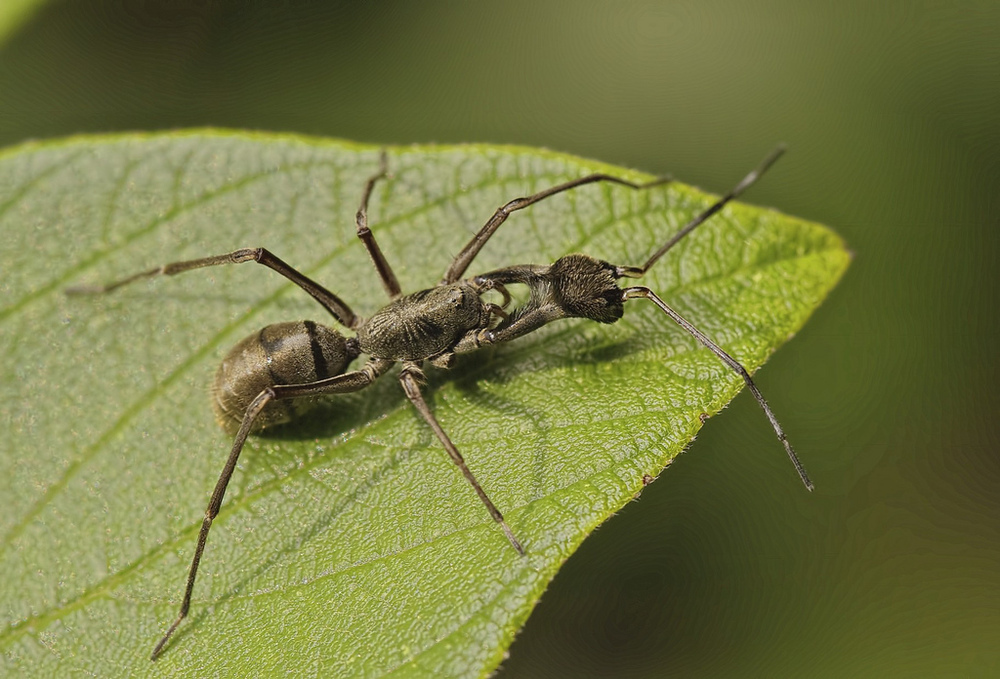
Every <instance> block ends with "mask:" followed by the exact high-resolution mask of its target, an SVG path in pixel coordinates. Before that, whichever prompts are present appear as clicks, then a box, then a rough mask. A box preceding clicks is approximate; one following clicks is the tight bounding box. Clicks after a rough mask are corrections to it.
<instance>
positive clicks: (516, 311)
mask: <svg viewBox="0 0 1000 679" xmlns="http://www.w3.org/2000/svg"><path fill="white" fill-rule="evenodd" d="M784 150H785V149H784V147H783V146H779V147H778V148H776V149H775V150H774V151H773V152H771V154H770V155H768V156H767V157H766V158H765V159H764V161H763V162H762V163H761V164H760V165H759V166H758V167H757V168H755V169H754V170H753V171H752V172H750V174H748V175H747V176H746V177H744V178H743V180H742V181H740V182H739V184H737V185H736V186H735V187H734V188H733V189H732V190H731V191H730V192H729V193H727V194H726V195H725V196H723V197H722V198H720V199H719V200H717V201H716V202H715V203H713V204H712V205H711V206H710V207H708V208H707V209H706V210H704V211H703V212H701V213H700V214H699V215H698V216H696V217H695V218H694V219H692V220H691V221H690V222H688V223H687V224H686V225H685V226H684V227H683V228H681V229H680V230H679V231H678V232H677V233H676V234H674V235H673V236H671V237H670V238H669V239H668V240H667V241H666V242H665V243H664V244H663V245H662V246H661V247H660V248H659V249H658V250H656V252H654V253H653V254H652V256H650V258H649V259H648V260H647V261H646V263H645V264H643V265H642V266H619V265H615V264H610V263H608V262H605V261H603V260H599V259H595V258H593V257H590V256H587V255H582V254H572V255H566V256H564V257H560V258H559V259H557V260H556V261H555V262H554V263H552V264H551V265H548V266H542V265H536V264H522V265H515V266H508V267H504V268H502V269H496V270H495V271H490V272H488V273H484V274H480V275H478V276H473V277H471V278H464V279H463V276H464V275H465V272H466V270H467V269H468V267H469V265H471V264H472V261H473V260H474V259H475V257H476V255H477V254H479V251H480V250H481V249H482V248H483V246H484V245H485V244H486V242H487V241H488V240H489V239H490V237H491V236H492V235H493V234H494V233H495V232H496V231H497V229H498V228H500V225H501V224H503V223H504V221H506V219H507V217H508V216H510V214H511V213H512V212H515V211H517V210H522V209H524V208H526V207H528V206H530V205H533V204H534V203H537V202H539V201H541V200H544V199H545V198H548V197H550V196H553V195H555V194H557V193H561V192H563V191H568V190H570V189H573V188H576V187H578V186H582V185H584V184H591V183H596V182H608V183H612V184H619V185H621V186H625V187H628V188H631V189H635V190H642V189H648V188H650V187H653V186H659V185H662V184H666V183H667V182H669V181H670V178H669V177H663V178H659V179H655V180H653V181H650V182H646V183H642V184H639V183H635V182H631V181H627V180H625V179H621V178H619V177H614V176H611V175H607V174H590V175H587V176H584V177H580V178H578V179H574V180H571V181H568V182H565V183H563V184H559V185H557V186H553V187H551V188H549V189H546V190H544V191H539V192H538V193H535V194H533V195H530V196H526V197H523V198H517V199H515V200H512V201H510V202H509V203H507V204H506V205H504V206H502V207H500V208H499V209H497V211H496V212H494V213H493V216H492V217H490V219H489V220H488V221H487V222H486V224H485V225H483V227H482V228H481V229H480V230H479V232H478V233H477V234H476V235H475V236H474V237H473V238H472V240H470V241H469V242H468V243H467V244H466V245H465V247H464V248H462V250H461V252H459V254H458V255H457V256H456V257H455V259H454V260H453V261H452V263H451V266H449V267H448V270H447V271H446V272H445V274H444V277H443V278H442V279H441V281H440V282H439V283H438V284H437V285H435V286H434V287H432V288H427V289H426V290H421V291H419V292H415V293H412V294H409V295H401V290H400V286H399V281H398V280H397V279H396V275H395V273H393V270H392V267H391V266H390V265H389V262H388V260H386V258H385V255H384V254H383V253H382V250H381V249H380V248H379V245H378V243H377V241H376V240H375V236H374V234H373V233H372V232H371V230H370V229H369V228H368V201H369V198H370V197H371V193H372V189H373V188H374V186H375V184H376V182H378V181H379V180H380V179H382V178H384V177H385V176H386V175H387V172H388V168H387V162H388V161H387V157H386V154H385V152H384V151H383V152H382V154H381V156H380V161H379V169H378V172H376V173H375V174H374V175H373V176H372V177H370V178H369V179H368V181H367V182H366V184H365V187H364V191H363V193H362V197H361V205H360V207H359V209H358V212H357V217H356V221H357V236H358V238H360V239H361V242H362V243H363V244H364V246H365V248H366V249H367V251H368V254H369V255H370V257H371V259H372V262H373V263H374V265H375V269H376V271H377V272H378V275H379V277H380V278H381V280H382V285H383V286H384V287H385V290H386V292H387V293H388V294H389V298H390V302H389V303H388V304H387V305H386V306H384V307H382V308H381V309H380V310H378V311H376V312H375V314H374V315H372V316H371V317H370V318H367V319H363V318H361V317H360V316H358V315H357V314H355V313H354V311H352V310H351V308H350V307H349V306H348V305H347V304H346V303H345V302H344V301H343V300H342V299H340V297H338V296H337V295H335V294H333V293H332V292H330V291H329V290H327V289H326V288H324V287H323V286H322V285H320V284H319V283H317V282H316V281H314V280H312V279H311V278H309V277H308V276H305V275H303V274H302V273H300V272H299V271H297V270H295V269H294V268H292V267H291V266H289V265H288V264H286V263H285V262H283V261H282V260H281V259H279V258H278V257H276V256H275V255H274V254H272V253H271V252H270V251H268V250H266V249H264V248H244V249H240V250H236V251H234V252H230V253H227V254H224V255H216V256H213V257H204V258H201V259H193V260H186V261H182V262H173V263H170V264H165V265H163V266H160V267H157V268H155V269H150V270H149V271H142V272H140V273H137V274H134V275H132V276H129V277H127V278H123V279H121V280H118V281H115V282H113V283H110V284H107V285H102V286H77V287H73V288H70V289H68V290H67V293H70V294H99V293H106V292H110V291H111V290H114V289H116V288H119V287H122V286H123V285H127V284H129V283H132V282H134V281H136V280H140V279H143V278H150V277H153V276H172V275H175V274H178V273H182V272H184V271H190V270H192V269H200V268H204V267H209V266H218V265H222V264H242V263H244V262H257V263H258V264H263V265H264V266H266V267H268V268H270V269H273V270H274V271H276V272H278V273H279V274H281V275H282V276H284V277H285V278H287V279H288V280H290V281H291V282H293V283H295V284H296V285H298V286H299V287H300V288H302V289H303V290H305V291H306V292H307V293H309V294H310V295H311V296H312V297H313V299H315V300H316V301H317V302H319V304H320V305H321V306H322V307H323V308H324V309H326V310H327V311H328V312H330V314H331V315H332V316H333V317H334V318H335V319H336V320H337V322H338V323H340V324H341V325H342V326H344V327H345V328H348V329H350V330H353V331H354V332H355V336H354V337H345V336H344V335H342V334H341V333H340V332H338V331H337V330H335V329H333V328H330V327H327V326H324V325H320V324H318V323H314V322H312V321H298V322H288V323H275V324H273V325H269V326H267V327H265V328H264V329H262V330H260V331H259V332H256V333H254V334H252V335H250V336H249V337H246V338H244V339H243V340H241V341H240V342H239V343H237V344H236V346H235V347H233V349H232V350H231V351H230V352H229V354H227V356H226V357H225V359H223V361H222V365H221V366H220V367H219V370H218V372H217V373H216V376H215V381H214V385H213V387H214V388H213V392H212V393H213V406H214V409H215V412H216V415H217V417H218V419H219V422H220V423H221V424H222V425H223V426H224V427H227V428H229V429H235V430H236V434H235V440H234V441H233V447H232V450H231V452H230V453H229V458H228V460H227V461H226V465H225V467H224V468H223V470H222V474H221V475H220V476H219V480H218V482H217V483H216V485H215V490H214V491H213V492H212V497H211V500H210V501H209V503H208V508H207V509H206V511H205V519H204V521H203V522H202V525H201V531H200V533H199V534H198V546H197V548H196V549H195V553H194V558H193V559H192V561H191V568H190V570H189V572H188V578H187V586H186V588H185V591H184V599H183V602H182V603H181V608H180V612H179V614H178V616H177V619H176V620H174V622H173V624H171V625H170V627H169V628H168V629H167V632H166V633H165V634H164V635H163V638H162V639H160V641H159V643H157V644H156V646H155V648H154V649H153V653H152V656H151V659H152V660H156V658H157V657H158V656H159V655H160V653H161V652H162V650H163V648H164V646H165V645H166V643H167V641H168V640H169V639H170V637H171V635H172V634H173V633H174V630H176V629H177V627H178V626H179V625H180V623H181V621H182V620H183V619H184V618H185V617H186V616H187V614H188V611H189V609H190V607H191V593H192V591H193V590H194V582H195V577H196V576H197V574H198V565H199V564H200V563H201V557H202V553H203V552H204V550H205V543H206V542H207V540H208V532H209V530H210V529H211V527H212V521H213V520H214V519H215V517H216V516H217V515H218V513H219V509H220V507H221V506H222V499H223V497H224V496H225V494H226V488H227V486H228V485H229V481H230V479H231V478H232V475H233V471H234V470H235V469H236V462H237V460H238V459H239V456H240V452H241V451H242V450H243V445H244V443H245V442H246V438H247V436H248V435H249V434H250V432H251V431H254V430H257V429H261V428H264V427H266V426H269V425H273V424H279V423H283V422H287V421H289V420H291V419H292V418H293V417H294V416H295V415H296V414H297V412H296V410H295V409H294V408H293V406H292V405H291V404H290V403H289V401H288V400H287V399H295V398H302V397H313V396H320V395H325V394H343V393H348V392H354V391H359V390H361V389H364V388H365V387H367V386H369V385H371V384H372V383H373V382H374V381H375V380H376V379H378V378H379V377H380V376H382V375H383V374H385V373H386V372H387V371H388V370H389V369H390V368H391V367H392V366H393V365H395V364H396V363H402V369H401V370H400V372H399V376H398V378H399V382H400V384H401V385H402V387H403V391H404V393H405V394H406V397H407V398H408V399H409V400H410V402H411V403H412V404H413V406H414V408H416V410H417V412H418V413H420V415H421V417H423V419H424V420H425V421H426V422H427V424H428V425H429V426H430V427H431V429H432V430H433V431H434V434H435V435H436V436H437V438H438V440H440V442H441V445H442V446H444V449H445V450H446V451H447V453H448V455H449V456H450V457H451V459H452V461H453V462H454V463H455V464H456V465H457V466H458V468H459V469H460V470H461V472H462V474H463V475H464V476H465V479H466V480H467V481H468V482H469V484H470V485H471V486H472V488H473V490H475V492H476V494H477V495H478V496H479V499H480V500H481V501H482V503H483V504H484V505H485V506H486V509H487V511H488V512H489V514H490V516H491V517H493V520H494V521H496V522H497V523H498V524H499V525H500V528H501V529H502V530H503V532H504V535H506V536H507V539H508V540H509V541H510V544H511V545H512V546H513V547H514V549H515V550H517V552H518V554H521V555H522V556H523V555H524V553H525V552H524V548H523V547H522V546H521V543H520V542H519V541H518V540H517V538H516V537H515V536H514V533H513V532H512V531H511V529H510V527H509V526H508V525H507V522H506V521H504V518H503V515H502V514H501V513H500V511H499V510H498V509H497V508H496V507H495V506H494V504H493V502H492V501H491V500H490V498H489V496H488V495H487V494H486V492H485V491H484V490H483V489H482V487H481V486H480V485H479V482H478V481H476V478H475V476H473V474H472V472H471V471H470V470H469V467H468V466H467V465H466V464H465V460H464V459H463V458H462V455H461V453H459V451H458V449H457V448H456V447H455V445H454V444H453V443H452V441H451V439H450V438H448V434H446V433H445V431H444V429H442V428H441V425H440V424H439V423H438V421H437V418H436V417H435V416H434V414H433V413H432V412H431V410H430V408H429V407H428V406H427V402H426V401H425V400H424V397H423V395H422V394H421V391H420V387H421V385H422V384H424V382H425V378H424V373H423V370H422V365H423V363H424V362H425V361H427V362H430V364H431V365H433V366H435V367H438V368H449V367H451V366H452V365H453V364H454V362H455V357H456V356H457V355H458V354H464V353H468V352H471V351H475V350H477V349H480V348H482V347H486V346H489V345H493V344H501V343H504V342H509V341H511V340H514V339H517V338H518V337H521V336H523V335H526V334H528V333H530V332H533V331H535V330H538V329H539V328H541V327H543V326H545V325H548V324H549V323H551V322H552V321H555V320H558V319H561V318H588V319H590V320H593V321H597V322H599V323H614V322H615V321H617V320H619V319H620V318H621V317H622V315H623V313H624V307H625V302H627V301H629V300H633V299H646V300H649V301H651V302H652V303H653V304H655V305H656V306H657V307H659V308H660V310H662V311H663V313H665V314H666V315H667V316H669V317H670V318H671V320H673V321H674V322H675V323H677V324H678V325H679V326H680V327H681V328H683V329H684V330H685V331H686V332H688V333H689V334H691V335H692V336H693V337H694V338H695V339H697V340H698V341H699V342H700V343H701V344H702V345H704V346H705V347H707V348H708V349H709V350H710V351H712V353H714V354H715V355H716V356H717V357H719V359H721V360H722V362H723V363H725V364H726V365H727V366H729V367H730V368H731V369H732V370H734V371H735V372H737V373H738V374H739V375H740V376H741V377H742V378H743V380H744V381H745V382H746V384H747V386H748V387H749V388H750V391H751V392H752V393H753V395H754V398H755V399H757V403H758V404H760V407H761V408H762V409H763V410H764V413H765V415H766V416H767V419H768V420H769V421H770V422H771V426H772V427H773V428H774V432H775V434H776V435H777V437H778V440H780V441H781V443H782V444H783V445H784V447H785V451H786V452H787V453H788V457H789V458H790V459H791V461H792V464H794V465H795V470H796V471H797V472H798V474H799V477H800V478H801V479H802V482H803V483H804V484H805V486H806V488H808V489H809V490H812V489H813V486H812V483H811V482H810V480H809V477H808V476H807V475H806V471H805V469H804V468H803V467H802V464H801V463H800V462H799V460H798V457H796V455H795V451H794V450H793V449H792V446H791V444H790V443H789V442H788V439H787V438H786V437H785V433H784V432H783V431H782V429H781V425H779V424H778V420H777V419H776V418H775V416H774V413H772V412H771V408H770V407H769V406H768V405H767V402H766V401H765V400H764V397H763V396H762V395H761V393H760V391H759V390H758V389H757V387H756V385H755V384H754V383H753V380H752V379H751V378H750V374H749V373H748V372H747V371H746V369H745V368H744V367H743V366H742V365H741V364H740V363H739V362H737V361H736V360H735V359H734V358H732V357H731V356H730V355H729V354H727V353H726V352H725V351H723V350H722V349H721V348H720V347H719V346H718V345H717V344H715V343H714V342H713V341H712V340H711V339H709V338H708V337H707V336H706V335H705V334H704V333H702V332H701V331H700V330H698V329H697V328H696V327H695V326H694V325H692V324H691V323H689V322H688V321H687V320H685V319H684V318H683V317H681V316H680V315H679V314H678V313H677V312H676V311H674V310H673V309H671V308H670V307H669V306H668V305H667V304H666V303H665V302H664V301H663V300H662V299H660V298H659V297H658V296H657V295H656V294H655V293H654V292H653V291H652V290H650V289H649V288H647V287H643V286H631V287H624V288H623V287H619V285H618V282H617V281H618V280H620V279H622V278H640V277H642V276H643V275H644V274H645V273H646V272H647V271H648V270H649V269H650V267H652V266H653V265H654V264H655V263H656V262H657V261H658V260H659V259H660V258H661V257H663V255H664V254H666V253H667V251H668V250H670V248H671V247H673V246H674V245H675V244H676V243H677V242H678V241H680V240H681V239H682V238H684V237H685V236H686V235H688V234H689V233H691V231H693V230H694V229H695V228H696V227H697V226H698V225H700V224H702V223H703V222H705V220H707V219H708V218H709V217H711V216H712V215H714V214H715V213H716V212H718V211H719V210H721V209H722V207H723V206H724V205H725V204H726V203H728V202H729V201H730V200H732V199H734V198H736V197H737V196H739V195H740V194H741V193H743V191H745V190H746V189H747V188H748V187H750V186H751V185H752V184H753V183H754V182H756V181H757V179H759V178H760V176H761V175H762V174H763V173H764V172H765V171H766V170H767V169H768V168H769V167H770V166H771V165H772V164H773V163H774V162H775V161H776V160H777V159H778V158H779V157H780V156H781V154H782V153H784ZM512 284H522V285H524V286H526V287H527V288H528V293H529V297H528V299H527V301H526V302H524V303H523V304H521V305H520V306H517V307H515V308H513V309H508V307H509V306H510V305H511V303H512V298H511V296H510V294H509V293H508V291H507V288H506V286H508V285H512ZM489 291H496V293H499V295H500V296H501V298H502V303H501V304H495V303H491V302H485V301H484V300H483V299H482V296H483V295H484V294H485V293H487V292H489ZM361 354H366V355H367V356H368V357H369V358H368V361H367V362H366V363H365V364H364V365H363V366H361V368H360V369H359V370H353V371H351V372H344V371H345V370H346V369H347V367H348V366H349V365H350V364H351V362H352V361H354V359H356V358H358V356H360V355H361Z"/></svg>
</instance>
